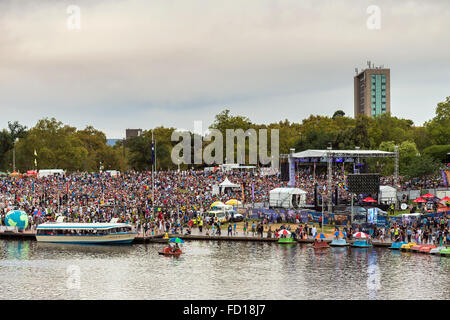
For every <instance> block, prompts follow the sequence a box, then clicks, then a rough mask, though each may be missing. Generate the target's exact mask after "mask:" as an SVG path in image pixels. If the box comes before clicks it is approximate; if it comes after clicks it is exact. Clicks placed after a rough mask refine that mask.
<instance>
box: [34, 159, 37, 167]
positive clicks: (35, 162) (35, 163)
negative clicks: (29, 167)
mask: <svg viewBox="0 0 450 320" xmlns="http://www.w3.org/2000/svg"><path fill="white" fill-rule="evenodd" d="M34 165H35V166H37V160H36V158H34Z"/></svg>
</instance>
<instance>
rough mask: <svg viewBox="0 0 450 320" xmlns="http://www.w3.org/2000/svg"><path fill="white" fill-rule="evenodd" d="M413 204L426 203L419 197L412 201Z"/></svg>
mask: <svg viewBox="0 0 450 320" xmlns="http://www.w3.org/2000/svg"><path fill="white" fill-rule="evenodd" d="M413 202H416V203H419V202H421V203H422V202H427V200H425V199H422V198H421V197H418V198H417V199H415V200H413Z"/></svg>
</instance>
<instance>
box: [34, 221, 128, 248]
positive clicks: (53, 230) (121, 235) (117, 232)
mask: <svg viewBox="0 0 450 320" xmlns="http://www.w3.org/2000/svg"><path fill="white" fill-rule="evenodd" d="M136 236H137V232H134V231H133V228H132V227H131V225H129V224H126V223H80V222H74V223H65V222H61V223H54V222H46V223H43V224H40V225H38V226H37V228H36V240H37V241H38V242H51V243H78V244H120V243H131V242H132V241H133V240H134V238H135V237H136Z"/></svg>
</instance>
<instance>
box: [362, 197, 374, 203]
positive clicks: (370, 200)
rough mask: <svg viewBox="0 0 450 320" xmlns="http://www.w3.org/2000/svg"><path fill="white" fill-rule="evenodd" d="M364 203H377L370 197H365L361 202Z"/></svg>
mask: <svg viewBox="0 0 450 320" xmlns="http://www.w3.org/2000/svg"><path fill="white" fill-rule="evenodd" d="M363 201H364V202H377V200H374V199H372V198H371V197H367V198H365V199H364V200H363Z"/></svg>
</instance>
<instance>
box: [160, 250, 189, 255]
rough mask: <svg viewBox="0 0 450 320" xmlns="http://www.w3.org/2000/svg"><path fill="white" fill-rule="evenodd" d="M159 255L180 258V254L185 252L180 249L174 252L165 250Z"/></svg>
mask: <svg viewBox="0 0 450 320" xmlns="http://www.w3.org/2000/svg"><path fill="white" fill-rule="evenodd" d="M158 253H159V254H161V255H165V256H179V255H180V254H182V253H183V251H181V249H180V248H178V249H176V250H172V248H164V249H163V250H162V251H159V252H158Z"/></svg>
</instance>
